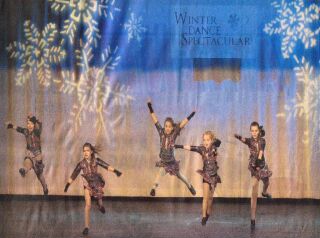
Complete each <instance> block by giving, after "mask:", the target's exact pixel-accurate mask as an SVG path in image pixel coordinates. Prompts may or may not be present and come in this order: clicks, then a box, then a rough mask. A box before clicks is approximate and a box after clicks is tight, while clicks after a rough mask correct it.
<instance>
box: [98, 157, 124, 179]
mask: <svg viewBox="0 0 320 238" xmlns="http://www.w3.org/2000/svg"><path fill="white" fill-rule="evenodd" d="M97 164H98V165H99V166H101V167H102V168H104V169H106V170H108V171H110V172H114V173H115V174H116V175H117V176H118V177H120V176H121V174H122V172H120V171H119V170H117V169H115V168H113V167H111V166H110V165H109V164H108V163H107V162H105V161H103V160H102V159H100V158H97Z"/></svg>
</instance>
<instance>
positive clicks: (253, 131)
mask: <svg viewBox="0 0 320 238" xmlns="http://www.w3.org/2000/svg"><path fill="white" fill-rule="evenodd" d="M250 131H251V136H252V137H253V138H254V139H257V138H258V136H259V128H258V127H257V126H251V128H250Z"/></svg>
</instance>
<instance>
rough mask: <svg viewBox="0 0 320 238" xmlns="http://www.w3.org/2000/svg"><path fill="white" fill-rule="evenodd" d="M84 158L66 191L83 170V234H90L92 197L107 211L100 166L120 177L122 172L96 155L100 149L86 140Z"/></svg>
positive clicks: (99, 206) (102, 209)
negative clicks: (84, 202)
mask: <svg viewBox="0 0 320 238" xmlns="http://www.w3.org/2000/svg"><path fill="white" fill-rule="evenodd" d="M82 148H83V159H82V160H81V161H80V162H79V163H78V164H77V167H76V168H75V169H74V171H73V173H72V174H71V177H70V178H69V181H68V183H67V184H66V186H65V188H64V192H67V191H68V188H69V186H70V184H71V183H72V182H73V181H74V180H75V179H76V178H77V176H78V175H79V173H80V172H81V171H82V177H83V186H84V197H85V201H86V206H85V210H84V213H85V228H84V230H83V232H82V234H83V235H88V233H89V227H90V208H91V197H93V198H95V199H96V200H97V205H98V209H99V210H100V212H101V213H105V208H104V206H103V204H102V197H103V187H104V185H105V181H104V179H103V177H102V175H101V174H100V173H98V166H101V167H102V168H104V169H106V170H108V171H111V172H114V173H115V174H116V175H117V176H118V177H119V176H121V174H122V173H121V172H120V171H118V170H116V169H114V168H112V167H111V166H110V165H109V164H108V163H106V162H104V161H103V160H101V159H99V158H98V157H96V154H98V153H99V151H100V149H99V148H97V147H95V146H93V145H91V144H90V143H88V142H86V143H85V144H84V145H83V147H82Z"/></svg>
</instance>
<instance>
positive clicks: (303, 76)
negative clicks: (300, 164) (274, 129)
mask: <svg viewBox="0 0 320 238" xmlns="http://www.w3.org/2000/svg"><path fill="white" fill-rule="evenodd" d="M294 59H295V60H296V62H297V63H298V66H297V67H295V68H294V71H295V74H296V77H297V81H298V83H300V85H301V86H302V91H300V92H297V93H296V97H295V98H294V99H292V100H291V101H290V103H288V104H286V105H285V107H284V109H285V112H284V113H278V114H277V116H278V117H286V119H287V121H289V120H290V119H291V118H297V117H300V118H301V117H302V118H304V119H305V120H306V122H308V123H311V124H310V126H311V127H310V128H313V129H312V131H313V135H311V138H313V139H315V136H316V133H318V132H319V130H320V124H319V122H318V116H319V113H320V74H318V75H316V72H315V69H314V67H313V66H312V65H310V64H309V62H307V61H306V59H305V58H304V57H302V59H301V60H299V59H298V58H297V57H296V56H294ZM304 134H305V135H307V136H310V135H309V134H310V133H309V129H308V128H307V129H306V130H305V132H304ZM304 143H309V140H308V139H307V140H304Z"/></svg>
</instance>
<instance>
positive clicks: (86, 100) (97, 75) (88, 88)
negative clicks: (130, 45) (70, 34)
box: [55, 43, 134, 132]
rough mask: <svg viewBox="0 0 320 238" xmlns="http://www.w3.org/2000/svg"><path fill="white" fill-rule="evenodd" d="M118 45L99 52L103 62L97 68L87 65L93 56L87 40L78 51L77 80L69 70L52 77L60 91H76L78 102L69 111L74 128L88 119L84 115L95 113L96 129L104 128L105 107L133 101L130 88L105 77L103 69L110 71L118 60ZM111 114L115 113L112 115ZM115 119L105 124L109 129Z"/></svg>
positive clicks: (76, 128) (77, 127) (76, 129)
mask: <svg viewBox="0 0 320 238" xmlns="http://www.w3.org/2000/svg"><path fill="white" fill-rule="evenodd" d="M117 51H118V48H115V49H114V50H111V48H110V47H107V48H106V50H105V51H104V52H103V53H102V54H101V59H102V61H103V62H104V64H103V66H102V67H100V68H97V67H90V66H89V62H90V60H91V58H92V52H91V48H90V47H89V43H87V44H86V45H85V46H84V47H83V49H82V50H81V51H77V52H76V53H77V56H76V57H77V61H78V65H79V66H80V67H81V69H82V72H81V74H80V76H79V79H77V77H76V74H75V73H74V72H72V73H71V72H70V71H63V72H62V78H63V80H62V79H57V80H55V83H56V85H58V87H59V91H60V92H63V93H66V94H70V95H71V94H73V93H76V95H77V99H78V100H77V101H78V102H77V103H76V104H74V105H73V109H72V111H71V113H70V116H71V117H70V120H69V123H70V124H72V125H74V129H75V131H78V130H79V127H80V126H81V125H82V124H83V122H84V121H85V120H86V119H87V115H90V117H91V115H92V113H93V114H95V115H96V121H95V128H97V132H100V131H101V130H106V124H105V119H104V118H105V116H106V115H107V114H108V111H107V110H106V106H107V104H108V106H120V105H123V106H126V105H128V104H129V102H130V101H132V100H134V98H133V97H131V96H130V95H129V89H128V88H127V87H125V86H121V85H119V84H116V85H112V84H111V83H110V81H109V78H108V77H107V76H106V74H105V72H106V70H113V69H114V68H115V67H116V66H117V65H118V64H119V61H120V56H118V55H117ZM112 116H114V115H112ZM112 123H114V121H108V125H109V126H110V128H112Z"/></svg>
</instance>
